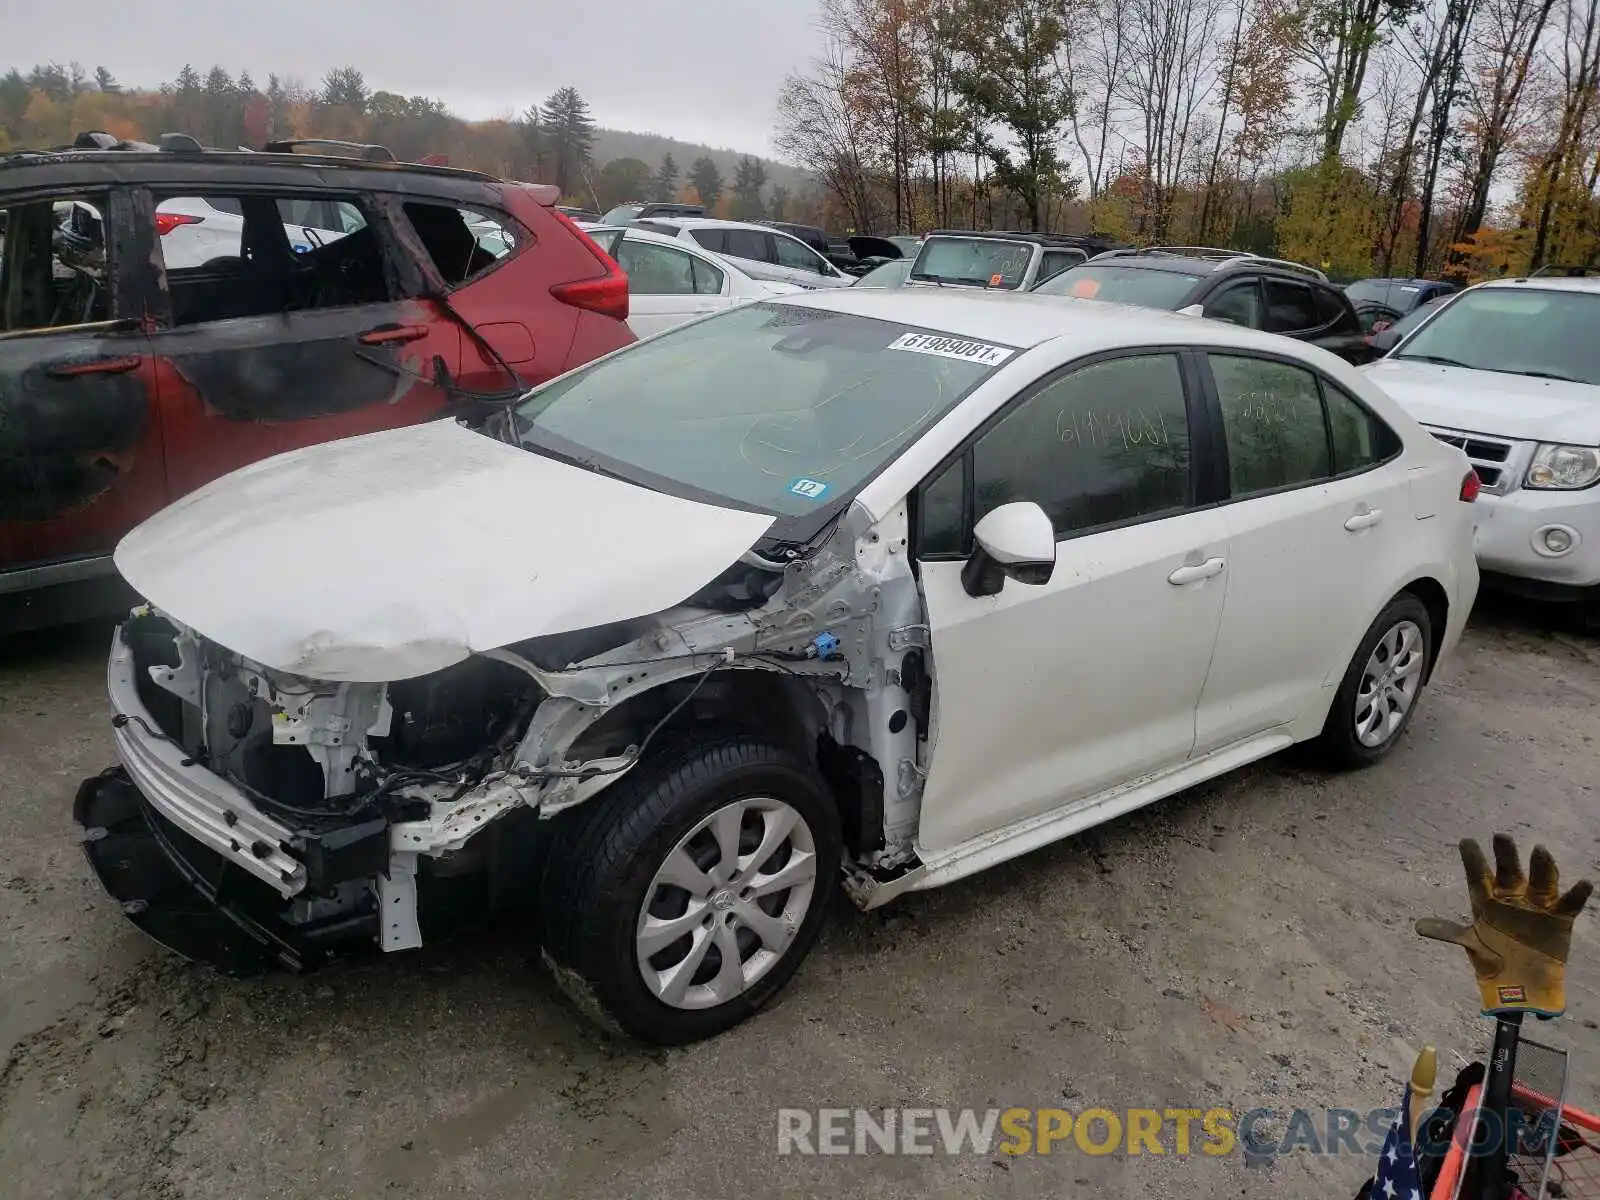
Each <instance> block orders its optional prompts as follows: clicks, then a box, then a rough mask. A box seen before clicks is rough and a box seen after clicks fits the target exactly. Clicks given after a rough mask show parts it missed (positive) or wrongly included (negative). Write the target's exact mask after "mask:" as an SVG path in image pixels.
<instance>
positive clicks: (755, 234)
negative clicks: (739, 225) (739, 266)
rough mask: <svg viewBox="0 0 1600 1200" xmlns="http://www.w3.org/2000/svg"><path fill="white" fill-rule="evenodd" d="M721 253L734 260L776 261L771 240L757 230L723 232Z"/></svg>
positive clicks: (768, 236)
mask: <svg viewBox="0 0 1600 1200" xmlns="http://www.w3.org/2000/svg"><path fill="white" fill-rule="evenodd" d="M723 236H724V239H725V240H724V243H723V251H722V252H723V253H724V254H729V255H732V256H733V257H734V258H748V259H751V260H752V261H754V262H764V263H771V262H776V261H777V255H776V253H775V252H774V251H773V248H772V242H773V238H772V237H771V236H770V235H769V234H766V233H763V232H761V230H759V229H728V230H724V231H723Z"/></svg>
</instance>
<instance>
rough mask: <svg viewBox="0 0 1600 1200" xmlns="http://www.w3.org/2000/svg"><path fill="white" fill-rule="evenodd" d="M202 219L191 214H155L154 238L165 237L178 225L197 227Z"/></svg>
mask: <svg viewBox="0 0 1600 1200" xmlns="http://www.w3.org/2000/svg"><path fill="white" fill-rule="evenodd" d="M204 220H205V218H204V217H197V216H194V215H193V214H191V213H164V212H158V213H157V214H156V236H157V237H166V236H167V234H169V233H171V232H172V231H173V230H174V229H176V228H177V227H178V226H179V225H198V224H200V222H201V221H204Z"/></svg>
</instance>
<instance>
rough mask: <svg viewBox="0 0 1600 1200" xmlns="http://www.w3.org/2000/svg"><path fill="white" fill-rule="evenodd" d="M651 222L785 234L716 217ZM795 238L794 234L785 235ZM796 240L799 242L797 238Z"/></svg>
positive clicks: (651, 218) (768, 226)
mask: <svg viewBox="0 0 1600 1200" xmlns="http://www.w3.org/2000/svg"><path fill="white" fill-rule="evenodd" d="M648 219H649V220H650V221H651V222H653V223H654V224H657V225H675V226H677V227H678V228H679V229H707V228H713V227H714V228H717V229H754V230H757V231H758V232H760V233H783V232H784V231H783V230H781V229H774V228H773V227H772V226H771V225H757V224H756V223H755V222H754V221H723V220H719V219H718V218H716V217H666V216H663V217H650V218H648ZM784 236H786V237H793V236H794V235H793V234H785V235H784ZM795 240H797V241H798V240H799V239H798V238H796V239H795Z"/></svg>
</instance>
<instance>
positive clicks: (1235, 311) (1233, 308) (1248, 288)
mask: <svg viewBox="0 0 1600 1200" xmlns="http://www.w3.org/2000/svg"><path fill="white" fill-rule="evenodd" d="M1205 314H1206V316H1208V317H1210V318H1212V319H1213V320H1217V321H1230V322H1232V323H1233V324H1235V325H1243V326H1244V327H1245V328H1246V329H1260V328H1261V327H1262V315H1261V289H1260V288H1258V287H1256V283H1255V280H1253V279H1252V280H1250V281H1249V282H1248V283H1236V284H1233V285H1232V286H1231V287H1225V288H1223V289H1222V290H1221V291H1220V292H1217V293H1216V294H1215V295H1214V296H1212V297H1211V299H1209V300H1207V301H1206V305H1205Z"/></svg>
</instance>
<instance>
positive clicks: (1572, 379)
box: [1511, 371, 1589, 383]
mask: <svg viewBox="0 0 1600 1200" xmlns="http://www.w3.org/2000/svg"><path fill="white" fill-rule="evenodd" d="M1511 374H1513V375H1531V376H1532V377H1533V378H1535V379H1559V380H1560V381H1561V382H1562V383H1588V382H1589V381H1588V380H1587V379H1579V378H1577V376H1575V375H1563V374H1561V373H1560V372H1559V371H1512V372H1511Z"/></svg>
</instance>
